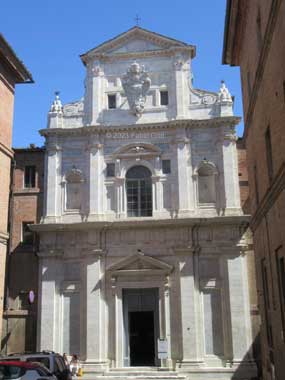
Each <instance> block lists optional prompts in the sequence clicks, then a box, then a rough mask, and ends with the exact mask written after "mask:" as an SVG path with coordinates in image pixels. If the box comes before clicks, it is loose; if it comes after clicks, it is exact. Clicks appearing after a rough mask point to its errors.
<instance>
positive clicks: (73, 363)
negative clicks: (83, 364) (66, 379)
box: [70, 354, 79, 376]
mask: <svg viewBox="0 0 285 380" xmlns="http://www.w3.org/2000/svg"><path fill="white" fill-rule="evenodd" d="M78 370H79V359H78V356H77V355H75V354H73V355H72V358H71V360H70V371H71V374H72V376H76V375H77V373H78Z"/></svg>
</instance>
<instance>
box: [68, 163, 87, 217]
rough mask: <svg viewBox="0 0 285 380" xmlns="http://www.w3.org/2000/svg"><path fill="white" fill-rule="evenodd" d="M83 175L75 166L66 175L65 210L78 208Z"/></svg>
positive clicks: (79, 206) (79, 207)
mask: <svg viewBox="0 0 285 380" xmlns="http://www.w3.org/2000/svg"><path fill="white" fill-rule="evenodd" d="M82 182H84V180H83V175H82V172H81V170H79V169H76V168H75V167H74V168H72V169H71V170H70V172H69V173H68V174H67V175H66V203H65V205H66V210H80V209H81V202H82V200H81V197H82V194H81V193H82Z"/></svg>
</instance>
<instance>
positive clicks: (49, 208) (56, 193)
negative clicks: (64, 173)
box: [44, 142, 62, 218]
mask: <svg viewBox="0 0 285 380" xmlns="http://www.w3.org/2000/svg"><path fill="white" fill-rule="evenodd" d="M45 168H46V169H45V178H46V179H45V189H44V190H45V191H44V194H45V217H46V218H56V217H57V216H59V215H61V211H62V203H61V199H62V186H61V183H60V182H61V147H60V146H59V145H58V144H56V143H54V142H49V143H48V144H47V149H46V156H45Z"/></svg>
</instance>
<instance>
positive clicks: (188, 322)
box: [177, 249, 202, 367]
mask: <svg viewBox="0 0 285 380" xmlns="http://www.w3.org/2000/svg"><path fill="white" fill-rule="evenodd" d="M177 254H179V269H180V289H181V321H182V342H181V344H182V353H183V359H182V363H181V365H182V366H183V367H192V366H198V365H199V363H201V361H202V360H201V358H200V345H201V342H200V340H201V339H202V334H201V331H200V327H199V320H200V312H199V294H198V290H197V289H198V279H197V278H196V276H195V272H196V271H197V268H195V267H196V265H195V258H194V251H193V250H191V249H185V250H179V252H177Z"/></svg>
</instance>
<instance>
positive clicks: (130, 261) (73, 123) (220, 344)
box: [33, 27, 255, 380]
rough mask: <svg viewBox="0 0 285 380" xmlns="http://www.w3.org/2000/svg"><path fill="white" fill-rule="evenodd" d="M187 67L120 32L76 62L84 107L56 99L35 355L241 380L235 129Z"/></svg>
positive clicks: (170, 53) (168, 49) (246, 321)
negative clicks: (43, 352) (82, 70)
mask: <svg viewBox="0 0 285 380" xmlns="http://www.w3.org/2000/svg"><path fill="white" fill-rule="evenodd" d="M194 57H195V47H194V46H191V45H188V44H186V43H183V42H180V41H177V40H174V39H172V38H168V37H165V36H161V35H159V34H156V33H152V32H150V31H147V30H144V29H142V28H139V27H134V28H132V29H130V30H129V31H127V32H126V33H123V34H121V35H119V36H118V37H116V38H114V39H112V40H110V41H107V42H105V43H103V44H101V45H100V46H98V47H97V48H95V49H92V50H90V51H89V52H87V53H86V54H83V55H82V56H81V59H82V61H83V63H84V65H85V66H86V79H85V94H84V98H83V99H81V100H80V101H77V102H74V103H69V104H66V105H64V106H62V104H61V102H60V98H59V95H57V96H56V99H55V101H54V103H53V104H52V107H51V110H50V112H49V115H48V126H47V128H46V129H44V130H42V131H41V134H42V135H43V136H45V138H46V162H45V210H44V217H43V220H42V222H41V224H39V225H37V226H34V227H33V228H34V229H35V230H37V231H38V232H39V233H40V240H41V243H40V251H39V257H40V291H39V305H40V308H39V312H40V322H39V328H38V348H39V349H52V350H56V351H60V352H67V353H70V354H71V353H77V354H78V355H79V356H80V358H81V359H82V360H83V361H84V363H85V364H84V365H85V370H86V371H87V372H88V371H95V372H99V373H105V372H107V373H110V372H112V370H113V369H118V368H124V369H126V368H127V367H134V366H135V367H137V366H140V367H141V366H143V367H158V368H161V367H162V368H164V369H169V370H175V371H176V372H177V373H179V372H182V373H183V374H184V375H185V376H186V377H188V378H189V380H191V379H220V380H224V379H230V378H232V376H233V373H236V376H237V378H242V379H244V378H247V377H245V376H248V378H250V376H251V375H253V374H254V371H255V367H254V365H253V363H252V360H251V343H252V336H251V327H250V326H251V325H250V313H249V296H248V281H247V276H248V271H247V260H246V253H247V250H248V249H249V248H248V245H247V240H246V235H245V226H246V224H247V221H248V217H247V216H244V215H243V213H242V210H241V207H240V197H239V185H238V172H237V152H236V134H235V126H236V124H237V123H238V122H239V118H237V117H235V116H233V112H232V106H233V103H232V99H231V96H230V93H229V91H228V90H227V87H226V86H225V84H224V83H222V84H221V88H220V90H219V92H217V93H213V92H209V91H204V90H197V89H194V88H193V85H192V70H191V61H192V59H193V58H194ZM142 321H143V323H142ZM159 339H161V340H162V343H161V344H158V340H159ZM145 346H147V347H148V349H147V350H146V351H147V352H146V351H144V348H145ZM162 346H164V354H162V353H161V350H162V348H161V347H162ZM163 355H164V356H163ZM160 356H163V357H164V358H163V359H160ZM242 376H243V377H242Z"/></svg>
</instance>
